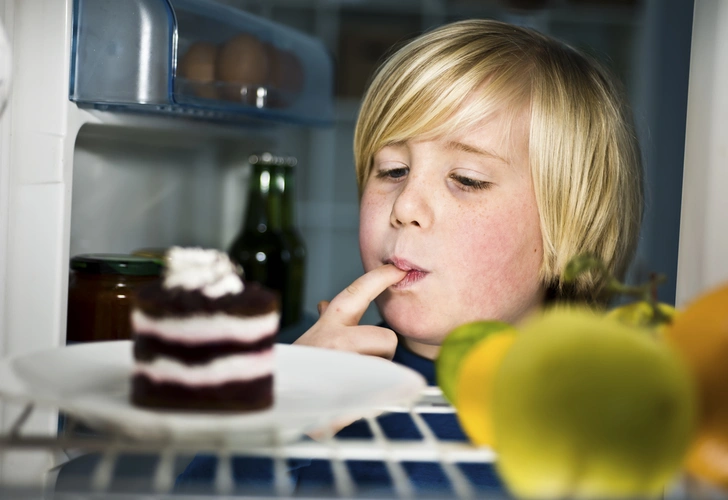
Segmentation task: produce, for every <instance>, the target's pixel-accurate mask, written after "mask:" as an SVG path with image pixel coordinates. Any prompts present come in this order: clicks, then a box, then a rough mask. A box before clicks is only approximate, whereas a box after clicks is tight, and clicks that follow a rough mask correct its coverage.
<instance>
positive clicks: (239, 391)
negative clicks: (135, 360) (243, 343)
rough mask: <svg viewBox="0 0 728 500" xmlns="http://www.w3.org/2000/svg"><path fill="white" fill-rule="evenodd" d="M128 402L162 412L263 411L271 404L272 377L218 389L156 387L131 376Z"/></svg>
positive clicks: (224, 385) (168, 385) (161, 385)
mask: <svg viewBox="0 0 728 500" xmlns="http://www.w3.org/2000/svg"><path fill="white" fill-rule="evenodd" d="M131 401H132V403H133V404H135V405H137V406H143V407H147V408H156V409H164V410H196V411H251V410H262V409H265V408H268V407H269V406H271V405H272V404H273V376H272V375H271V376H268V377H261V378H257V379H253V380H248V381H244V382H243V381H240V382H228V383H226V384H221V385H218V386H200V387H190V386H187V385H181V384H174V383H168V382H163V383H156V382H154V381H152V380H150V379H149V378H148V377H146V376H144V375H134V377H133V378H132V391H131Z"/></svg>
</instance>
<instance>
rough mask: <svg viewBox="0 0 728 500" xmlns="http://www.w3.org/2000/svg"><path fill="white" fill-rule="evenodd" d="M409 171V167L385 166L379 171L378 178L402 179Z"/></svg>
mask: <svg viewBox="0 0 728 500" xmlns="http://www.w3.org/2000/svg"><path fill="white" fill-rule="evenodd" d="M407 172H409V168H408V167H395V168H383V169H381V170H379V171H378V172H377V179H395V180H396V179H401V178H402V177H404V176H406V175H407Z"/></svg>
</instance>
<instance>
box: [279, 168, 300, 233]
mask: <svg viewBox="0 0 728 500" xmlns="http://www.w3.org/2000/svg"><path fill="white" fill-rule="evenodd" d="M294 177H295V173H294V170H293V167H291V166H288V165H285V166H282V167H280V168H279V169H278V175H277V184H278V189H279V191H280V193H281V225H282V228H283V229H284V230H289V229H293V228H294V227H295V226H296V220H295V218H296V216H295V215H296V212H295V210H294V207H295V203H296V200H295V198H296V191H295V185H294Z"/></svg>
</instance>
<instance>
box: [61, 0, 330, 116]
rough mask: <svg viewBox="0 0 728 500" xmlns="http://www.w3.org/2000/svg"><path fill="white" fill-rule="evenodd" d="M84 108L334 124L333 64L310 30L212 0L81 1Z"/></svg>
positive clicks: (74, 82) (77, 63) (77, 94)
mask: <svg viewBox="0 0 728 500" xmlns="http://www.w3.org/2000/svg"><path fill="white" fill-rule="evenodd" d="M70 80H71V81H70V95H69V97H70V99H71V101H74V102H76V103H77V104H78V106H79V107H82V108H93V109H100V110H108V111H124V112H134V113H147V114H148V113H152V114H163V115H171V116H176V117H186V118H193V119H203V120H212V121H219V122H226V123H239V124H250V123H253V124H255V125H256V126H261V125H265V124H276V123H292V124H301V125H314V126H325V125H329V124H331V123H332V121H333V114H334V112H333V62H332V59H331V56H330V55H329V53H328V51H327V50H326V48H325V47H324V45H323V44H322V43H321V42H320V41H319V40H317V39H316V38H313V37H311V36H309V35H307V34H303V33H301V32H298V31H296V30H293V29H291V28H288V27H286V26H283V25H280V24H277V23H274V22H271V21H269V20H266V19H263V18H260V17H257V16H254V15H251V14H248V13H246V12H243V11H241V10H237V9H234V8H231V7H228V6H224V5H220V4H217V3H213V2H211V1H210V0H129V1H126V2H118V1H116V0H75V1H74V8H73V38H72V51H71V78H70Z"/></svg>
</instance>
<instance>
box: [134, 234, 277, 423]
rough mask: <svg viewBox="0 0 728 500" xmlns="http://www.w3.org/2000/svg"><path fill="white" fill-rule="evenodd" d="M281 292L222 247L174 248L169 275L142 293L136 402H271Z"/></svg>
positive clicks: (257, 405) (226, 406)
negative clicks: (243, 271) (247, 277)
mask: <svg viewBox="0 0 728 500" xmlns="http://www.w3.org/2000/svg"><path fill="white" fill-rule="evenodd" d="M279 319H280V307H279V301H278V296H277V295H276V294H275V293H274V292H272V291H270V290H267V289H265V288H263V287H261V286H260V285H258V284H257V283H246V284H243V281H242V279H241V277H240V275H239V273H238V272H237V269H236V266H235V265H234V264H233V263H232V262H231V261H230V260H229V258H228V256H227V255H226V254H224V253H221V252H218V251H215V250H203V249H199V248H179V247H175V248H172V249H171V250H170V251H169V253H168V254H167V257H166V269H165V275H164V279H163V280H160V281H159V282H157V283H155V284H152V285H149V286H147V287H145V288H143V289H141V290H140V291H139V293H138V294H137V301H136V307H135V309H134V311H133V312H132V316H131V321H132V329H133V331H134V360H135V366H134V374H133V379H132V393H131V399H132V403H134V404H135V405H138V406H144V407H149V408H160V409H185V410H218V411H219V410H231V411H245V410H257V409H263V408H267V407H269V406H271V404H272V403H273V372H274V359H273V344H274V341H275V336H276V333H277V332H278V324H279Z"/></svg>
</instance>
